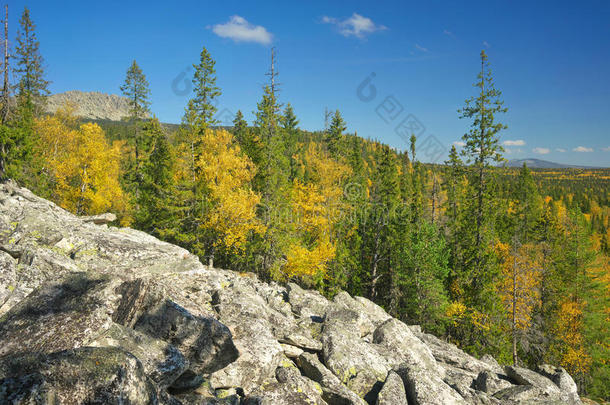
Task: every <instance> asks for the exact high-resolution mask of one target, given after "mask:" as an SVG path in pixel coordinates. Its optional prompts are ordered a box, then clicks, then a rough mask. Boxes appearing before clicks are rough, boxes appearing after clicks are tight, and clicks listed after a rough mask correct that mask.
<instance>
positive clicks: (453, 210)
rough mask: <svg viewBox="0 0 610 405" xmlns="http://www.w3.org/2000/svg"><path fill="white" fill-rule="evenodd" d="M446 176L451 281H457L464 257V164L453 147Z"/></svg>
mask: <svg viewBox="0 0 610 405" xmlns="http://www.w3.org/2000/svg"><path fill="white" fill-rule="evenodd" d="M444 169H445V175H444V181H443V185H442V186H443V189H444V190H445V192H446V194H447V199H446V201H445V215H446V216H447V223H446V225H445V226H446V228H447V239H448V242H449V247H450V249H451V255H450V264H451V268H452V269H453V272H452V275H451V277H450V279H452V280H453V279H455V275H456V274H457V273H459V272H460V270H459V267H460V266H461V265H462V257H461V253H460V250H459V246H460V243H459V237H460V236H459V227H460V209H461V204H462V190H463V176H464V170H465V168H464V163H463V162H462V159H460V156H459V154H458V152H457V149H456V148H455V145H454V146H452V147H451V150H450V152H449V159H448V160H447V161H445V167H444Z"/></svg>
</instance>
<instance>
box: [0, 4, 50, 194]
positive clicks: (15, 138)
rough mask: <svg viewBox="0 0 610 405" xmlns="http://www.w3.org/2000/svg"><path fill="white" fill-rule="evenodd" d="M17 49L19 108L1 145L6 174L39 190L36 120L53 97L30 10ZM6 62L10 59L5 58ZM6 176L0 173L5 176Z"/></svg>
mask: <svg viewBox="0 0 610 405" xmlns="http://www.w3.org/2000/svg"><path fill="white" fill-rule="evenodd" d="M19 25H20V27H19V31H18V32H17V46H16V47H15V53H14V55H15V56H14V58H15V59H16V66H15V68H14V69H13V71H14V72H15V74H16V76H17V84H16V85H15V87H16V91H15V95H16V99H17V108H16V111H15V116H14V117H13V119H12V120H11V122H10V123H9V125H8V127H5V128H3V129H2V131H1V132H2V134H1V135H0V143H1V144H2V145H3V146H4V148H3V149H4V153H2V151H0V153H2V155H3V156H0V161H4V162H5V163H4V171H5V173H4V175H7V176H8V177H13V178H15V179H17V180H18V181H21V182H23V183H24V184H25V185H26V186H27V187H30V188H32V189H34V190H36V191H39V190H37V182H36V173H37V172H38V171H39V169H40V168H39V166H40V165H41V164H42V162H39V161H35V155H34V153H33V151H34V146H35V133H34V125H35V123H34V122H35V119H36V118H37V117H39V116H40V115H41V114H42V112H43V111H44V104H45V99H46V96H47V95H48V94H49V90H48V85H49V82H48V81H47V80H45V78H44V59H43V58H42V55H41V54H40V43H39V42H38V39H37V37H36V32H35V29H36V26H35V25H34V23H33V22H32V20H31V18H30V11H29V9H28V8H27V7H26V8H24V10H23V14H22V15H21V19H20V20H19ZM5 61H6V59H5ZM2 175H3V173H0V176H2Z"/></svg>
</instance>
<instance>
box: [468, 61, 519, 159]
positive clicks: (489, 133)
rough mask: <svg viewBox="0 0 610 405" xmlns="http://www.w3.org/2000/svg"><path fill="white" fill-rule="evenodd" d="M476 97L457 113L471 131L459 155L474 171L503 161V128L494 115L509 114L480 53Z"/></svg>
mask: <svg viewBox="0 0 610 405" xmlns="http://www.w3.org/2000/svg"><path fill="white" fill-rule="evenodd" d="M474 86H475V87H477V88H478V90H479V93H478V95H476V96H473V97H471V98H469V99H468V100H466V105H465V106H464V108H462V109H460V110H458V112H459V113H460V118H467V119H471V120H472V125H471V129H470V131H469V132H468V133H467V134H464V136H462V139H463V140H464V142H466V145H465V146H464V150H463V151H462V154H463V155H464V156H466V158H467V162H468V163H474V165H475V166H476V167H487V166H489V165H490V163H491V162H500V161H502V152H503V151H504V150H503V148H502V146H500V144H499V141H498V136H497V135H498V133H499V132H500V131H501V130H503V129H506V128H507V127H506V125H504V124H502V123H500V122H497V121H496V119H495V114H498V113H505V112H506V111H508V109H507V108H505V107H504V102H503V101H502V100H501V98H500V97H501V95H502V92H500V91H499V90H497V89H496V87H495V84H494V80H493V77H492V74H491V69H490V66H489V60H488V58H487V54H486V53H485V51H481V71H480V72H479V74H478V75H477V82H476V83H475V84H474Z"/></svg>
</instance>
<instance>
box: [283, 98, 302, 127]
mask: <svg viewBox="0 0 610 405" xmlns="http://www.w3.org/2000/svg"><path fill="white" fill-rule="evenodd" d="M281 122H282V127H283V128H284V129H285V130H287V131H294V130H296V129H298V126H299V120H298V119H297V117H296V115H295V114H294V109H293V108H292V105H291V104H290V103H288V104H286V108H284V114H283V115H282V117H281Z"/></svg>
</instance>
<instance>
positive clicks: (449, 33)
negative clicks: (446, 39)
mask: <svg viewBox="0 0 610 405" xmlns="http://www.w3.org/2000/svg"><path fill="white" fill-rule="evenodd" d="M443 34H445V35H447V36H450V37H452V38H454V37H455V35H454V34H453V32H451V31H449V30H443Z"/></svg>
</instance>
